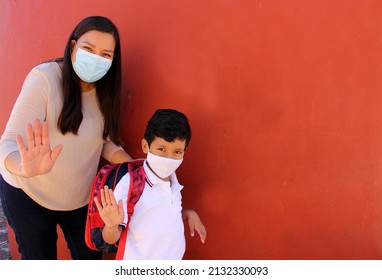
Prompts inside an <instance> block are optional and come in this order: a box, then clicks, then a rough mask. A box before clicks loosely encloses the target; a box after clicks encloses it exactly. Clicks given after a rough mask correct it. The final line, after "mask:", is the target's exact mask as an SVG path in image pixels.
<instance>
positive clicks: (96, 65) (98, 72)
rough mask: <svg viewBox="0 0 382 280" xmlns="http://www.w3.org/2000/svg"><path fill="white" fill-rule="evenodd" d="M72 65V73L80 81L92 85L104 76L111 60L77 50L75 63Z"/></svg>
mask: <svg viewBox="0 0 382 280" xmlns="http://www.w3.org/2000/svg"><path fill="white" fill-rule="evenodd" d="M72 64H73V69H74V71H75V72H76V74H77V75H78V77H80V79H81V80H83V81H84V82H87V83H94V82H96V81H98V80H100V79H101V78H102V77H103V76H105V75H106V73H107V71H109V69H110V67H111V64H112V60H111V59H107V58H104V57H102V56H99V55H96V54H92V53H89V52H87V51H85V50H83V49H81V48H77V52H76V61H75V62H73V63H72Z"/></svg>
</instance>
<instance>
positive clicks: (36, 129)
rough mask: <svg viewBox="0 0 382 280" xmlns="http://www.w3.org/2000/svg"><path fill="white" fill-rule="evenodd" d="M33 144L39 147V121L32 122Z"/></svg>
mask: <svg viewBox="0 0 382 280" xmlns="http://www.w3.org/2000/svg"><path fill="white" fill-rule="evenodd" d="M33 132H34V142H35V145H36V146H41V124H40V120H39V119H35V121H34V130H33Z"/></svg>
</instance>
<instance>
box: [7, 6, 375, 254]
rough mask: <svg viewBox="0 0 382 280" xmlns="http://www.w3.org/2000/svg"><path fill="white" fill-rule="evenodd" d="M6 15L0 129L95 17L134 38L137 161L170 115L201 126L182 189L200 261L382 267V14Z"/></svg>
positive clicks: (278, 9)
mask: <svg viewBox="0 0 382 280" xmlns="http://www.w3.org/2000/svg"><path fill="white" fill-rule="evenodd" d="M95 3H96V4H95ZM1 7H2V8H1V9H0V22H1V24H0V41H1V44H0V54H1V57H2V59H1V64H0V84H1V93H0V94H1V101H0V129H1V130H3V129H4V127H5V124H6V121H7V119H8V116H9V113H10V110H11V108H12V105H13V103H14V101H15V99H16V97H17V95H18V93H19V90H20V87H21V84H22V81H23V79H24V78H25V75H26V74H27V72H28V71H29V69H30V68H31V67H32V66H33V65H35V64H37V63H38V62H40V61H44V60H47V59H50V58H53V57H59V56H61V55H62V53H63V50H64V45H65V42H66V39H67V37H68V35H69V33H70V32H71V31H72V29H73V27H74V26H75V24H77V22H78V21H79V20H81V19H82V18H84V17H86V16H89V15H94V14H100V15H105V16H108V17H110V18H111V19H112V20H113V21H114V22H115V23H116V24H117V25H118V26H119V29H120V32H121V36H122V44H123V50H122V51H123V76H124V85H123V98H122V100H123V103H122V105H121V106H122V108H123V110H122V112H123V113H122V116H121V121H122V124H123V128H122V135H123V138H124V140H125V142H126V149H127V151H128V152H129V153H131V155H132V156H133V157H142V156H143V154H142V153H141V151H140V145H139V142H140V139H141V137H142V134H143V130H144V127H145V123H146V121H147V119H148V118H149V117H150V116H151V114H152V113H153V111H154V110H155V109H156V108H159V107H173V108H177V109H179V110H181V111H184V112H185V113H186V114H187V115H188V116H189V118H190V121H191V124H192V128H193V133H194V134H193V136H194V137H193V139H192V141H191V145H190V148H189V150H188V151H187V154H186V158H185V161H184V164H183V166H182V167H181V168H180V170H179V177H180V179H181V181H182V182H183V183H184V185H185V186H186V188H185V190H184V205H185V206H186V207H193V208H195V209H196V210H197V211H198V212H199V214H200V215H201V217H202V219H203V221H204V223H205V225H206V227H207V230H208V238H207V242H206V244H204V245H202V244H200V242H199V241H198V240H197V239H196V238H194V239H190V238H188V239H187V242H188V248H187V253H186V258H188V259H381V258H382V234H381V232H382V172H381V170H382V145H381V143H382V106H381V105H382V79H381V77H382V63H381V62H382V2H381V1H380V0H374V1H373V0H364V1H359V0H323V1H314V0H279V1H260V0H259V1H254V0H247V1H245V0H242V1H223V0H200V1H196V0H182V1H179V0H163V1H160V0H146V1H139V0H129V1H125V0H120V1H112V3H110V1H109V0H106V1H96V2H94V1H77V0H68V1H60V2H58V1H48V0H45V1H43V0H41V1H22V3H21V2H20V1H4V0H3V1H1ZM187 234H188V231H187ZM11 243H12V244H11V245H12V246H14V241H12V240H11ZM60 246H61V249H63V250H64V246H63V245H60ZM13 248H14V247H13ZM13 254H15V255H16V253H15V250H14V249H13Z"/></svg>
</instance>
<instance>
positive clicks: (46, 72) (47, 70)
mask: <svg viewBox="0 0 382 280" xmlns="http://www.w3.org/2000/svg"><path fill="white" fill-rule="evenodd" d="M30 74H32V75H39V76H44V77H45V78H47V79H48V80H51V79H53V80H56V79H61V77H62V71H61V67H60V66H59V64H58V63H57V62H56V61H48V62H43V63H40V64H38V65H36V66H35V67H34V68H33V69H32V70H31V71H30Z"/></svg>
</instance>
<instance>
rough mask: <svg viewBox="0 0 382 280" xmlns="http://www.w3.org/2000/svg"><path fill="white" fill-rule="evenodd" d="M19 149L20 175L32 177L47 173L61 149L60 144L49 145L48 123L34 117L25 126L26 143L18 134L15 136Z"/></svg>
mask: <svg viewBox="0 0 382 280" xmlns="http://www.w3.org/2000/svg"><path fill="white" fill-rule="evenodd" d="M16 141H17V146H18V148H19V151H20V157H21V165H20V169H19V172H20V175H21V176H23V177H32V176H37V175H42V174H45V173H48V172H49V171H50V170H51V169H52V167H53V165H54V163H55V162H56V159H57V158H58V156H59V155H60V153H61V151H62V145H61V144H60V145H57V146H56V147H54V148H53V150H52V149H51V147H50V142H49V131H48V124H47V123H46V122H43V123H42V124H41V123H40V120H38V119H36V120H35V121H34V125H33V126H32V125H31V124H28V125H27V127H26V144H24V142H23V139H22V137H21V136H20V135H18V136H17V138H16Z"/></svg>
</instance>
